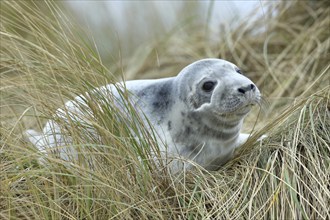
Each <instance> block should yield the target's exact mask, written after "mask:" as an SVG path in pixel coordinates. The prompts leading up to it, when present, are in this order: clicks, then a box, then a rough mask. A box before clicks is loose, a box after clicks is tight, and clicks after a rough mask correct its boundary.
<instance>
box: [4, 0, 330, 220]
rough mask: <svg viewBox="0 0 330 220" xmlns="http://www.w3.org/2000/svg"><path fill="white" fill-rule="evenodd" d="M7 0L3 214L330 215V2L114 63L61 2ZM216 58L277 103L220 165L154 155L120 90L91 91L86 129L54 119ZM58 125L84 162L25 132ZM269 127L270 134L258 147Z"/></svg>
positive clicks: (270, 12)
mask: <svg viewBox="0 0 330 220" xmlns="http://www.w3.org/2000/svg"><path fill="white" fill-rule="evenodd" d="M0 4H1V7H0V8H1V9H0V10H1V19H0V34H1V44H0V47H1V52H0V53H1V63H0V74H1V75H0V79H1V81H0V85H1V95H0V97H1V105H0V110H1V112H0V122H1V127H0V137H1V140H0V141H1V142H0V143H1V145H0V173H1V175H0V219H329V218H330V212H329V207H330V188H329V182H330V174H329V173H330V170H329V167H330V147H329V146H330V130H329V128H330V103H329V98H330V86H329V84H330V74H329V72H330V71H329V49H330V38H329V36H330V35H329V34H330V33H329V30H328V27H329V26H330V17H329V14H330V8H329V6H328V4H327V3H326V2H325V1H290V2H286V1H280V2H279V4H278V5H277V6H275V7H274V8H272V7H270V8H267V7H265V8H264V10H265V12H264V15H263V16H262V17H261V18H260V19H257V20H255V21H254V22H253V23H250V22H248V21H247V22H243V23H242V24H241V25H240V26H239V27H237V28H236V29H234V30H229V29H227V28H226V27H220V28H221V31H220V34H219V35H216V36H214V35H212V33H211V28H209V29H206V28H202V27H199V26H196V25H194V26H189V27H188V26H183V27H182V29H180V30H174V31H173V33H171V35H169V36H166V37H164V39H162V40H160V41H159V42H157V43H152V44H150V45H149V46H148V47H142V48H141V49H140V50H138V51H137V52H136V53H135V54H133V55H132V57H130V58H126V59H123V60H116V59H114V60H113V63H110V64H107V65H104V64H103V63H102V59H101V57H100V56H99V53H98V50H97V48H96V47H95V44H94V42H93V40H92V39H93V38H92V37H91V36H89V35H88V34H86V33H85V32H84V31H82V30H80V29H79V28H77V24H76V23H75V22H74V20H72V18H71V17H69V16H68V13H66V11H65V10H64V8H63V7H62V5H61V4H59V3H56V2H53V1H46V2H38V1H19V2H18V1H17V2H15V1H4V2H0ZM274 11H275V13H274ZM256 27H258V29H256ZM205 30H207V31H209V32H205ZM206 35H207V36H206ZM209 35H210V36H211V35H212V37H211V38H212V40H210V36H209ZM213 36H214V37H213ZM204 57H219V58H222V59H227V60H229V61H231V62H233V63H236V64H237V65H238V66H240V67H241V68H242V69H243V70H244V71H245V75H247V76H248V77H249V78H251V79H252V80H253V81H254V82H256V84H257V85H258V87H259V88H260V90H261V91H262V93H263V94H264V95H265V96H266V97H267V98H266V99H267V100H268V107H267V108H264V107H262V108H263V111H262V112H261V113H260V112H258V111H255V112H253V113H252V114H251V115H250V116H249V117H248V118H247V120H246V127H245V130H251V128H253V130H252V132H253V135H252V136H251V138H250V139H249V141H248V142H247V143H246V144H244V146H242V147H241V148H240V149H239V150H238V151H237V152H236V157H235V158H234V159H233V160H232V161H230V162H229V163H227V164H226V165H224V166H223V167H222V168H221V169H220V170H218V171H214V172H208V171H205V170H203V169H202V168H200V167H198V166H196V168H195V169H193V170H191V171H187V172H184V173H182V174H180V175H171V174H170V173H168V172H167V170H166V169H163V168H164V165H163V164H158V162H160V163H161V162H162V161H161V160H160V161H157V160H156V161H155V160H153V158H154V157H155V156H157V155H152V154H151V153H150V152H151V151H150V149H154V151H155V152H157V149H158V145H157V142H156V141H155V140H156V138H157V137H156V134H154V133H152V132H149V128H148V127H147V125H145V124H143V123H142V119H141V118H140V116H139V115H138V114H136V112H135V110H134V106H130V104H129V102H127V105H126V106H125V109H126V110H127V111H128V112H129V114H128V115H126V114H124V113H123V112H122V111H119V110H118V109H117V108H116V106H115V105H114V104H113V97H112V96H111V94H109V95H108V96H105V95H104V94H97V93H95V94H94V93H93V94H91V96H90V97H88V98H86V100H85V102H86V105H88V106H89V107H90V108H89V109H91V111H86V112H85V114H84V116H85V122H86V124H84V123H78V122H69V123H64V122H62V121H61V120H62V119H61V118H56V117H55V116H54V114H53V113H54V111H55V110H56V109H57V108H58V107H60V106H62V105H63V104H64V103H65V101H67V100H70V99H72V98H73V97H75V96H76V95H78V94H81V93H83V92H85V91H87V90H91V89H93V88H95V87H97V86H101V85H105V84H108V83H113V82H116V81H118V80H120V78H121V77H122V74H123V73H124V74H125V75H126V76H127V77H128V78H149V77H164V76H169V75H175V74H177V73H178V72H179V70H180V69H181V68H182V67H184V66H185V65H187V64H188V63H191V62H192V61H195V60H196V59H199V58H204ZM121 96H122V97H123V99H126V98H127V96H128V94H127V92H126V91H123V92H122V94H121ZM81 110H82V111H84V108H83V107H82V108H81ZM48 119H53V120H56V121H57V122H58V123H59V124H60V125H61V126H62V127H63V130H65V131H66V132H68V133H69V134H70V137H71V138H72V142H73V145H71V147H74V148H75V149H76V151H77V154H76V155H75V156H72V158H71V160H70V162H69V161H65V160H62V159H60V157H59V155H58V154H56V153H54V154H44V153H42V152H40V151H39V150H37V149H36V148H35V147H34V146H33V145H32V144H31V143H29V142H27V141H26V140H25V138H24V137H23V135H22V134H23V131H24V130H26V129H28V128H34V129H39V130H40V129H41V128H42V127H43V125H44V124H45V121H46V120H48ZM256 121H257V122H256ZM89 126H93V127H94V128H95V129H96V130H97V132H98V133H99V134H100V135H99V136H97V137H95V136H94V135H93V134H92V133H91V132H90V129H89ZM264 133H267V135H268V137H267V138H266V139H264V140H263V141H262V142H258V143H255V140H256V139H257V138H258V137H259V136H260V134H264ZM63 147H65V146H63ZM158 156H159V155H158Z"/></svg>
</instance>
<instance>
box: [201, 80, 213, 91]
mask: <svg viewBox="0 0 330 220" xmlns="http://www.w3.org/2000/svg"><path fill="white" fill-rule="evenodd" d="M214 86H215V83H214V82H212V81H207V82H205V83H203V86H202V89H203V90H204V91H205V92H211V91H212V90H213V89H214Z"/></svg>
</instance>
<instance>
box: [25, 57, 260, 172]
mask: <svg viewBox="0 0 330 220" xmlns="http://www.w3.org/2000/svg"><path fill="white" fill-rule="evenodd" d="M236 68H237V67H236V66H235V65H234V64H232V63H230V62H227V61H224V60H220V59H204V60H200V61H197V62H195V63H193V64H191V65H189V66H187V67H186V68H184V69H183V70H182V71H181V72H180V73H179V75H178V76H176V77H171V78H165V79H158V80H135V81H127V82H125V87H126V88H127V89H128V90H129V91H130V92H131V93H133V94H134V95H133V96H134V97H132V98H131V99H130V100H131V102H132V104H133V105H134V106H137V107H138V108H137V109H140V110H141V111H142V112H143V113H144V114H145V115H146V116H147V117H148V119H149V120H150V122H151V123H152V125H153V126H154V128H155V131H156V132H157V134H158V135H159V137H160V139H159V142H164V143H165V144H166V145H167V148H166V146H164V145H163V144H160V147H161V149H160V150H161V151H162V152H163V154H164V155H167V157H168V156H169V157H182V158H185V159H190V160H192V161H194V162H196V163H198V164H200V165H201V166H203V167H205V168H206V169H210V170H214V169H217V168H218V167H219V166H221V165H222V164H223V163H225V162H227V161H228V160H229V159H230V158H231V157H232V154H233V151H234V149H235V148H237V147H239V146H240V145H242V144H243V143H245V142H246V140H247V139H248V137H249V134H240V129H241V126H242V124H243V119H244V117H245V116H246V114H247V113H248V112H249V111H250V104H255V103H258V102H259V101H260V93H259V90H258V89H257V88H255V89H253V90H251V91H247V92H246V93H244V94H241V93H239V92H237V91H238V89H239V88H240V87H242V88H243V87H244V86H246V85H251V84H253V83H252V82H251V80H249V79H248V78H247V77H245V76H243V75H240V74H239V73H237V72H236V70H235V69H236ZM205 80H206V81H207V80H213V81H214V82H216V86H215V88H214V90H213V91H212V93H211V94H209V93H207V92H204V91H203V90H202V89H201V85H203V82H204V81H205ZM97 90H99V91H101V92H102V93H104V94H105V95H114V96H116V97H118V91H117V90H116V88H115V87H114V86H113V85H106V86H103V87H100V88H98V89H97ZM204 99H205V100H206V101H205V103H204V102H203V100H204ZM201 100H202V101H201ZM167 101H168V103H167ZM77 103H79V105H80V107H81V103H82V106H83V107H84V106H85V107H86V108H88V107H87V105H86V104H84V103H83V100H82V99H81V96H79V97H76V98H75V99H74V100H72V101H68V102H67V103H66V104H65V107H64V108H60V109H58V110H57V112H56V115H57V116H59V117H62V118H63V119H65V120H68V117H69V118H70V119H71V120H75V121H84V117H83V115H82V111H81V110H80V109H79V108H78V105H77ZM166 103H167V104H166ZM87 111H88V110H87ZM227 123H229V124H230V123H231V124H233V125H231V126H232V127H230V128H229V126H228V127H227V126H226V124H227ZM209 128H211V130H208V129H209ZM221 132H227V133H228V135H227V136H228V137H227V136H226V133H224V134H222V133H221ZM26 134H27V136H28V138H29V140H30V141H31V142H32V143H33V144H34V145H35V146H36V147H38V148H39V149H40V150H41V151H44V152H46V151H47V149H48V148H54V147H57V146H64V145H70V143H71V142H70V137H68V136H66V135H63V133H62V131H61V129H60V127H59V126H58V125H57V124H56V123H55V122H54V121H51V120H50V121H48V122H47V123H46V125H45V127H44V129H43V131H42V133H38V132H36V131H34V130H27V131H26ZM217 134H219V135H217ZM229 134H230V135H229ZM221 135H222V136H221ZM64 149H68V148H64ZM68 152H70V153H72V151H71V150H60V155H61V157H62V158H63V159H66V160H67V159H68V156H67V155H66V154H68ZM184 167H185V168H189V167H191V166H190V165H189V163H182V162H180V161H178V160H176V161H174V162H173V163H172V164H171V168H172V170H174V171H177V170H182V169H183V168H184Z"/></svg>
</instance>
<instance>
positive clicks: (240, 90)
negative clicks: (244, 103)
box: [237, 88, 245, 94]
mask: <svg viewBox="0 0 330 220" xmlns="http://www.w3.org/2000/svg"><path fill="white" fill-rule="evenodd" d="M237 91H239V92H240V93H243V94H245V90H244V89H242V88H239V89H237Z"/></svg>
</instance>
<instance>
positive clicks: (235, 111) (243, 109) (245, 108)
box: [220, 103, 256, 117]
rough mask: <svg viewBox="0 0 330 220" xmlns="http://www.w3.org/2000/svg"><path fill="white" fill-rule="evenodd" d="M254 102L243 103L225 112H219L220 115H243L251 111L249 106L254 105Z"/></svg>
mask: <svg viewBox="0 0 330 220" xmlns="http://www.w3.org/2000/svg"><path fill="white" fill-rule="evenodd" d="M255 105H256V103H248V104H245V105H241V106H238V107H236V108H232V109H229V110H228V111H226V112H222V113H220V115H222V116H239V117H243V116H245V115H246V114H248V113H249V112H250V111H251V108H252V107H253V106H255Z"/></svg>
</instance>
